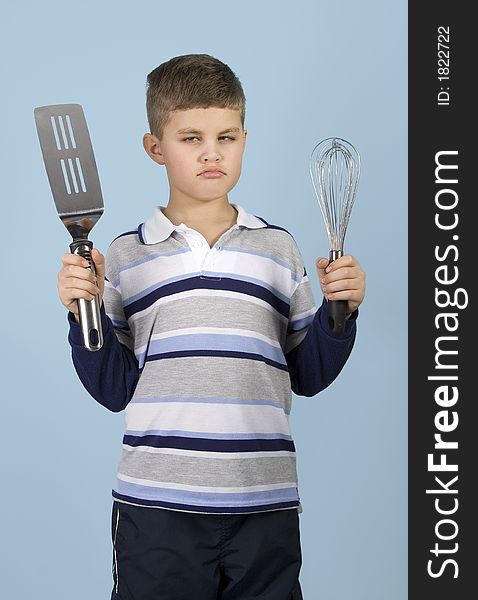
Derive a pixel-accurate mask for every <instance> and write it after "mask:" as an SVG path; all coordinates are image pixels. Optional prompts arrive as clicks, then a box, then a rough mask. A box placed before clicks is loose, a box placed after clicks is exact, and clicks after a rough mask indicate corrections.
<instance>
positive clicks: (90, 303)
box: [70, 240, 103, 352]
mask: <svg viewBox="0 0 478 600" xmlns="http://www.w3.org/2000/svg"><path fill="white" fill-rule="evenodd" d="M92 248H93V242H91V241H90V240H79V241H76V242H73V243H71V244H70V250H71V252H72V253H73V254H78V255H79V256H81V257H82V258H85V259H86V260H87V261H88V262H89V265H90V266H89V267H88V268H89V269H90V271H91V272H92V273H93V275H96V271H95V263H94V262H93V259H92V258H91V249H92ZM77 302H78V312H79V315H80V329H81V336H82V338H83V345H84V346H85V348H86V349H87V350H91V351H92V352H94V351H96V350H99V349H100V348H101V346H102V345H103V330H102V328H101V316H100V299H99V296H98V295H96V296H95V297H94V298H93V300H84V299H83V298H79V299H78V300H77Z"/></svg>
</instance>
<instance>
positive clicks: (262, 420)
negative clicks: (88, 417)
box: [70, 204, 355, 513]
mask: <svg viewBox="0 0 478 600" xmlns="http://www.w3.org/2000/svg"><path fill="white" fill-rule="evenodd" d="M232 206H234V207H235V209H236V211H237V222H236V223H235V224H234V225H233V226H232V227H230V228H229V229H228V230H227V231H226V232H225V233H223V234H222V235H221V237H220V238H219V239H218V240H217V242H216V243H215V244H214V245H213V246H212V247H209V244H208V242H207V241H206V239H205V238H204V237H203V236H202V234H200V233H199V232H198V231H196V230H194V229H192V228H189V227H187V226H186V225H185V224H184V223H181V224H180V225H174V224H173V223H172V222H171V221H170V220H169V219H168V218H167V217H166V216H165V214H164V213H163V211H162V208H164V207H157V208H156V211H155V213H154V215H153V216H152V217H151V218H150V219H149V220H148V221H146V222H145V223H143V224H141V225H140V226H139V227H138V228H137V229H136V230H134V231H131V232H127V233H125V234H123V235H121V236H119V237H118V238H116V239H115V240H114V241H113V242H112V244H111V246H110V247H109V249H108V252H107V256H106V278H107V281H106V286H105V293H104V308H102V322H103V329H104V338H105V342H104V345H103V348H102V349H101V350H100V351H98V352H88V351H86V350H84V349H82V348H81V343H80V341H79V332H78V330H79V328H78V326H77V325H76V324H75V323H71V329H70V343H71V345H72V352H73V361H74V364H75V367H76V369H77V372H78V374H79V376H80V378H81V380H82V382H83V383H84V385H85V387H86V388H87V389H88V391H89V392H90V393H91V394H92V395H93V396H94V397H95V398H96V399H97V400H98V401H99V402H100V403H101V404H103V405H104V406H107V407H108V408H109V409H111V410H114V411H119V410H122V409H124V410H125V426H126V431H125V434H124V438H123V447H122V456H121V461H120V463H119V467H118V474H117V482H116V485H115V487H114V489H113V497H114V498H115V499H116V500H118V501H121V502H126V503H130V504H135V505H141V506H150V507H160V508H167V509H172V510H181V511H187V512H199V513H252V512H262V511H268V510H277V509H289V508H298V509H299V510H300V500H299V495H298V488H297V470H296V453H295V447H294V442H293V439H292V435H291V431H290V428H289V415H290V411H291V400H292V390H293V391H295V392H296V393H297V394H299V395H308V396H310V395H314V394H316V393H318V392H319V391H320V389H323V388H324V387H325V386H326V385H328V384H329V383H330V382H331V381H332V380H333V379H334V378H335V377H336V376H337V374H338V373H339V372H340V370H341V369H342V367H343V364H344V363H345V361H346V360H347V357H348V355H349V353H350V351H351V348H352V345H353V340H354V337H355V323H354V319H352V320H351V322H350V323H347V330H346V334H345V336H344V338H341V339H337V338H332V337H331V336H329V334H328V332H327V330H326V316H325V315H324V310H323V306H324V305H323V306H322V307H321V308H320V309H319V310H317V308H316V306H315V302H314V298H313V295H312V291H311V285H310V281H309V279H308V276H307V272H306V270H305V267H304V262H303V259H302V256H301V253H300V251H299V249H298V247H297V244H296V242H295V240H294V238H293V236H292V235H291V234H290V233H289V232H288V231H287V230H285V229H283V228H281V227H278V226H274V225H270V224H269V223H267V222H266V221H265V220H264V219H262V218H259V217H257V216H254V215H252V214H249V213H248V212H246V211H245V210H244V208H242V207H241V206H239V205H238V204H232Z"/></svg>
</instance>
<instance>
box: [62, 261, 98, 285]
mask: <svg viewBox="0 0 478 600" xmlns="http://www.w3.org/2000/svg"><path fill="white" fill-rule="evenodd" d="M58 278H59V279H61V280H67V279H70V278H74V279H85V280H87V281H92V282H94V281H95V278H94V275H93V273H92V272H91V271H90V269H85V268H84V267H81V266H80V267H79V266H78V265H65V266H64V267H63V268H62V269H61V271H60V272H59V273H58Z"/></svg>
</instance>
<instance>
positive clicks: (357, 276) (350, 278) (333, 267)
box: [315, 254, 365, 318]
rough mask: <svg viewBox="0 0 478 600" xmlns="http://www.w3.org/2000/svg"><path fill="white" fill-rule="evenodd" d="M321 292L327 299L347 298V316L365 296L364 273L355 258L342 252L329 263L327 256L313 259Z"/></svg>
mask: <svg viewBox="0 0 478 600" xmlns="http://www.w3.org/2000/svg"><path fill="white" fill-rule="evenodd" d="M315 266H316V268H317V275H318V277H319V282H320V287H321V288H322V293H323V294H324V296H325V297H326V298H327V300H347V318H348V317H349V316H350V315H351V314H352V313H353V312H354V310H355V309H356V308H358V307H359V305H360V304H361V303H362V300H363V299H364V296H365V273H364V272H363V271H362V269H361V268H360V265H359V263H358V262H357V260H356V259H355V258H354V257H353V256H351V255H350V254H344V256H341V257H340V258H338V259H337V260H334V261H332V262H331V263H330V264H329V260H328V259H327V258H318V259H317V260H316V261H315Z"/></svg>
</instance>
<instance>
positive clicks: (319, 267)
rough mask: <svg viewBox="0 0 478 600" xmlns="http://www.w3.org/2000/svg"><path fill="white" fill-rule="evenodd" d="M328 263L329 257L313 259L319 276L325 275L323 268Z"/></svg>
mask: <svg viewBox="0 0 478 600" xmlns="http://www.w3.org/2000/svg"><path fill="white" fill-rule="evenodd" d="M328 264H329V259H328V258H324V257H320V258H318V259H317V260H316V261H315V266H316V268H317V274H318V275H319V277H323V276H324V275H325V269H326V268H327V266H328Z"/></svg>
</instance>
